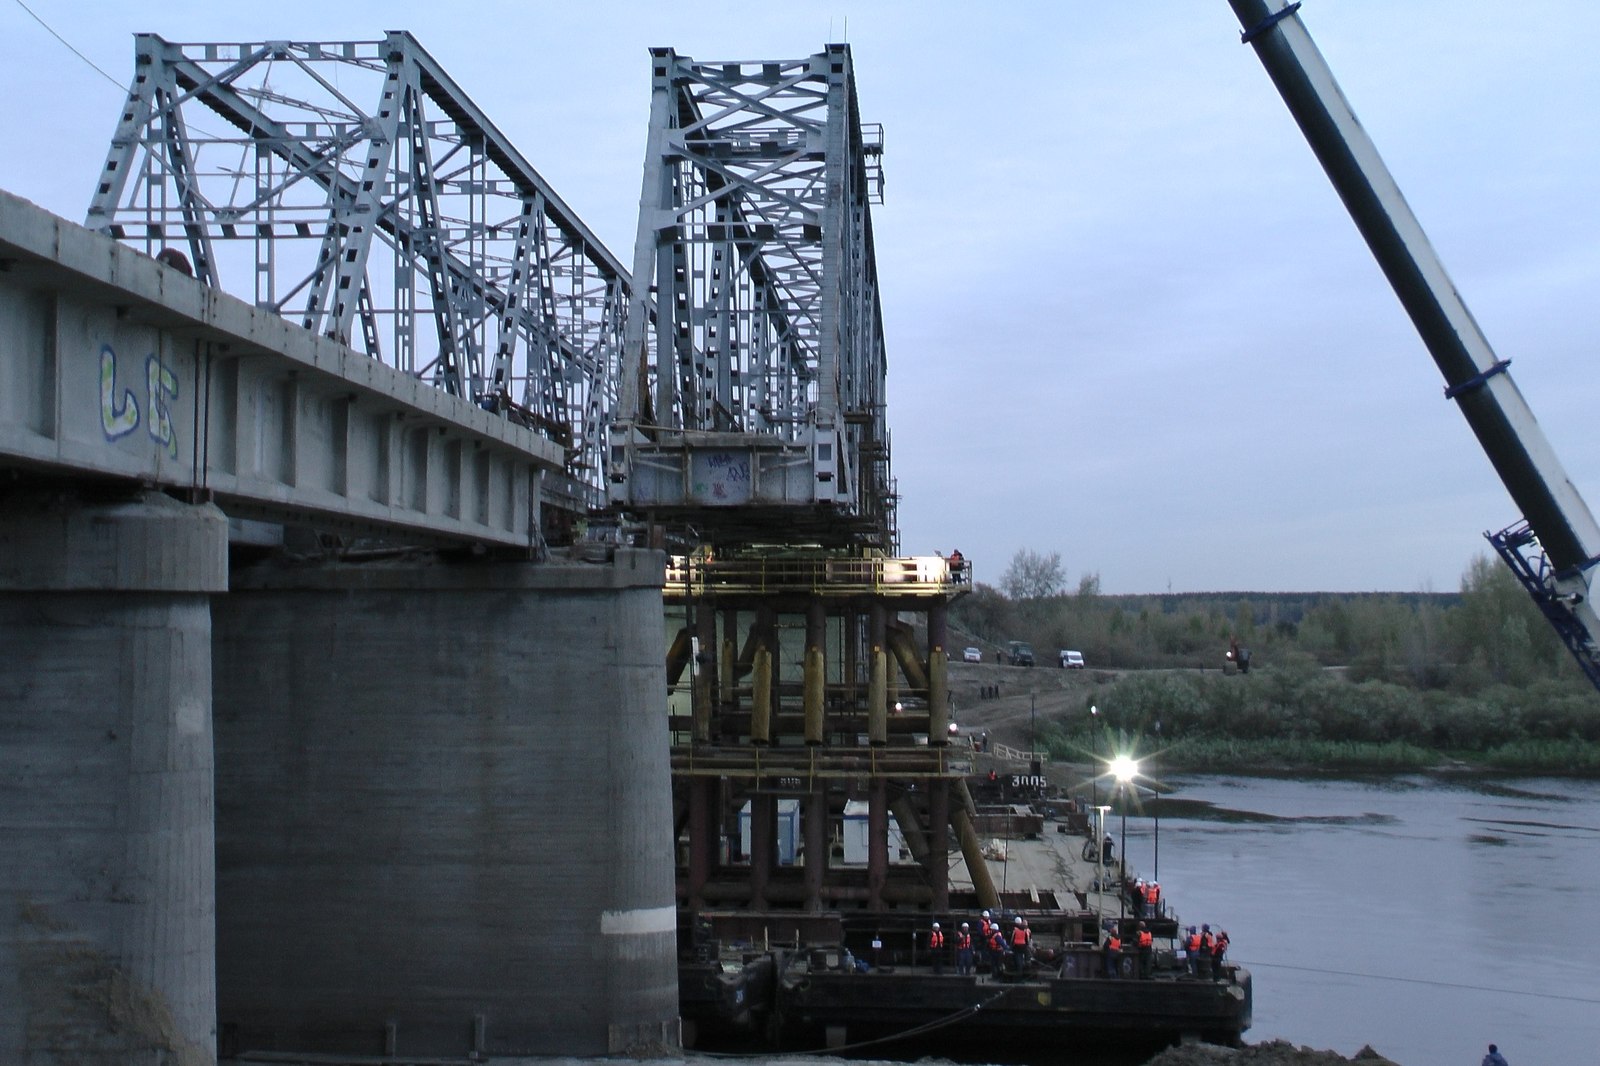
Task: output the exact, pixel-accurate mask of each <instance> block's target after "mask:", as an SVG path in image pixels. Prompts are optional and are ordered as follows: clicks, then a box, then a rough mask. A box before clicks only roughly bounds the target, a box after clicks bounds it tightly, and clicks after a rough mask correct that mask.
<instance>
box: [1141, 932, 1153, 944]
mask: <svg viewBox="0 0 1600 1066" xmlns="http://www.w3.org/2000/svg"><path fill="white" fill-rule="evenodd" d="M1153 940H1154V938H1153V937H1152V936H1151V935H1150V930H1148V929H1141V930H1139V946H1140V947H1141V948H1147V947H1149V946H1150V945H1151V943H1152V942H1153Z"/></svg>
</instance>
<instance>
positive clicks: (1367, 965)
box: [1107, 776, 1600, 1066]
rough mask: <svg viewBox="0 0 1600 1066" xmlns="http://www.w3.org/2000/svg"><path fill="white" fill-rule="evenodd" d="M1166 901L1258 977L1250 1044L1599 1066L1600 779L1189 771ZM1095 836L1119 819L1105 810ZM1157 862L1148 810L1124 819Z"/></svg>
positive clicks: (1162, 834)
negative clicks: (1297, 776) (1496, 1054)
mask: <svg viewBox="0 0 1600 1066" xmlns="http://www.w3.org/2000/svg"><path fill="white" fill-rule="evenodd" d="M1166 783H1167V784H1170V785H1173V786H1175V787H1176V790H1177V791H1176V792H1175V793H1174V794H1172V795H1171V796H1170V797H1168V798H1165V799H1162V800H1159V801H1157V802H1158V803H1159V804H1160V806H1159V808H1152V807H1149V806H1147V808H1146V809H1147V811H1149V812H1150V813H1151V814H1152V815H1156V816H1159V873H1160V880H1161V884H1162V888H1163V892H1164V895H1166V897H1167V898H1168V900H1169V901H1170V902H1171V903H1172V905H1173V906H1174V907H1175V908H1176V909H1177V911H1178V914H1179V917H1180V919H1181V920H1182V921H1183V922H1184V923H1186V924H1188V923H1193V924H1199V923H1201V922H1209V923H1210V924H1211V926H1212V928H1213V929H1216V928H1217V927H1218V926H1221V927H1222V928H1224V929H1226V930H1227V931H1228V932H1229V934H1230V935H1231V937H1232V948H1231V950H1230V957H1232V958H1233V959H1234V960H1235V961H1236V962H1238V963H1240V964H1241V965H1244V966H1246V967H1248V968H1249V969H1250V970H1251V971H1252V973H1253V974H1254V975H1255V1024H1254V1026H1253V1027H1252V1029H1251V1030H1250V1031H1249V1032H1248V1033H1246V1034H1245V1036H1246V1039H1247V1040H1249V1041H1250V1042H1252V1043H1259V1042H1262V1041H1265V1040H1269V1039H1273V1038H1282V1039H1285V1040H1288V1041H1290V1042H1292V1043H1295V1044H1305V1045H1310V1046H1312V1047H1316V1048H1331V1049H1333V1050H1335V1051H1338V1052H1340V1053H1342V1054H1345V1055H1350V1054H1353V1053H1354V1052H1355V1051H1356V1050H1357V1049H1359V1048H1360V1047H1361V1046H1362V1045H1363V1044H1371V1045H1372V1046H1373V1047H1374V1048H1375V1049H1376V1050H1377V1051H1379V1052H1381V1053H1382V1054H1384V1055H1386V1056H1388V1057H1389V1058H1391V1059H1393V1060H1395V1061H1396V1062H1398V1063H1400V1064H1401V1066H1474V1064H1476V1063H1478V1062H1479V1060H1480V1059H1481V1058H1482V1057H1483V1054H1484V1052H1485V1050H1486V1049H1487V1045H1488V1044H1489V1043H1490V1042H1491V1041H1492V1042H1495V1043H1497V1044H1499V1045H1500V1050H1501V1052H1502V1054H1504V1055H1505V1056H1506V1058H1507V1059H1508V1060H1509V1061H1510V1063H1511V1064H1512V1066H1538V1064H1550V1066H1557V1064H1560V1066H1579V1064H1582V1066H1594V1064H1597V1063H1600V782H1594V781H1583V780H1568V779H1556V778H1527V779H1501V778H1485V777H1432V776H1406V777H1399V778H1384V779H1381V780H1355V781H1351V780H1313V781H1305V780H1284V779H1263V778H1246V777H1183V778H1176V779H1171V780H1169V781H1167V782H1166ZM1107 828H1108V829H1109V830H1111V831H1112V832H1113V833H1117V832H1118V830H1120V828H1121V826H1120V825H1119V824H1117V823H1116V816H1115V815H1113V816H1111V821H1110V823H1109V824H1108V825H1107ZM1127 835H1128V840H1127V841H1126V844H1127V856H1128V861H1129V863H1130V866H1131V868H1132V870H1133V871H1134V872H1139V873H1143V874H1145V875H1146V876H1148V875H1149V874H1150V873H1152V872H1155V867H1156V863H1157V859H1158V856H1157V854H1156V852H1157V847H1158V841H1157V836H1158V834H1157V832H1156V820H1155V818H1154V817H1147V818H1137V817H1130V818H1129V820H1128V823H1127Z"/></svg>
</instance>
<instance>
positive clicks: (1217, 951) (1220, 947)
mask: <svg viewBox="0 0 1600 1066" xmlns="http://www.w3.org/2000/svg"><path fill="white" fill-rule="evenodd" d="M1227 950H1228V938H1227V937H1225V936H1219V937H1217V943H1216V946H1215V947H1213V948H1212V949H1211V954H1213V955H1216V956H1218V957H1219V958H1220V957H1221V955H1222V953H1223V952H1224V951H1227Z"/></svg>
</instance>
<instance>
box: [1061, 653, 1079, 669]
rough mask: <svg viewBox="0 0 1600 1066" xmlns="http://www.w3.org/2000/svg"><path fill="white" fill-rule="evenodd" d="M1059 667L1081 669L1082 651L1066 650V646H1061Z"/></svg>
mask: <svg viewBox="0 0 1600 1066" xmlns="http://www.w3.org/2000/svg"><path fill="white" fill-rule="evenodd" d="M1061 668H1062V669H1063V670H1082V669H1083V652H1081V651H1068V650H1067V649H1066V648H1062V649H1061Z"/></svg>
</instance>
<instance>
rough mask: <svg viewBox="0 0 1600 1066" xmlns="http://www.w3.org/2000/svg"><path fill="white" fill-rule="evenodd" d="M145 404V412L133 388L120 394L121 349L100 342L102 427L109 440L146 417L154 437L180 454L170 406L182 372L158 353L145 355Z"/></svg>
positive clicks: (176, 455) (146, 422)
mask: <svg viewBox="0 0 1600 1066" xmlns="http://www.w3.org/2000/svg"><path fill="white" fill-rule="evenodd" d="M144 380H145V404H144V408H143V411H144V414H143V416H141V414H140V407H139V399H138V397H136V396H135V395H134V394H133V390H132V389H127V388H125V389H123V390H122V395H121V396H120V397H119V396H118V395H117V353H116V350H115V349H114V348H112V347H111V345H109V344H102V345H101V346H100V428H101V429H102V430H104V431H105V435H106V440H119V439H121V438H122V437H126V436H127V435H128V434H130V433H132V432H133V431H134V430H136V429H138V428H139V424H140V422H141V421H142V422H143V423H144V426H145V430H146V432H148V433H149V434H150V439H151V440H153V441H156V442H157V443H159V444H161V445H162V446H163V447H164V448H165V449H166V452H167V454H168V455H169V456H171V457H172V458H174V459H176V458H177V457H178V437H177V434H175V433H174V432H173V431H172V412H171V407H170V406H169V404H170V402H171V401H172V400H175V399H177V397H178V375H177V373H176V372H175V371H174V370H173V368H172V367H170V366H168V365H167V364H165V363H163V362H162V361H161V359H160V358H159V357H158V356H156V355H155V354H154V353H151V354H150V355H148V356H146V357H145V361H144Z"/></svg>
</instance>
